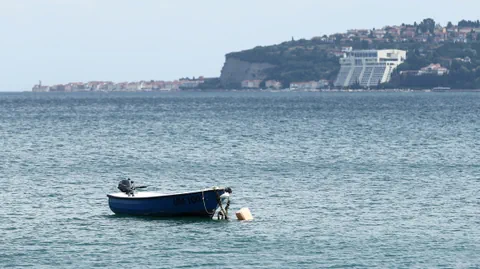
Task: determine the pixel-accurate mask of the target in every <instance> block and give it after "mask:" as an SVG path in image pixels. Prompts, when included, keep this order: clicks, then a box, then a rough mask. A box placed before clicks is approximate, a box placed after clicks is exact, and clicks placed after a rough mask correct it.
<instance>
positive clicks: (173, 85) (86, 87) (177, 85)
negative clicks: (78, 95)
mask: <svg viewBox="0 0 480 269" xmlns="http://www.w3.org/2000/svg"><path fill="white" fill-rule="evenodd" d="M204 82H205V78H204V77H202V76H200V77H198V78H191V79H190V78H182V79H179V80H175V81H163V80H148V81H143V80H142V81H134V82H119V83H115V82H112V81H90V82H70V83H67V84H56V85H52V86H47V85H42V81H39V83H38V84H37V85H35V86H33V88H32V91H34V92H85V91H93V92H148V91H178V90H182V89H183V90H188V89H197V88H198V87H199V86H200V85H201V84H202V83H204Z"/></svg>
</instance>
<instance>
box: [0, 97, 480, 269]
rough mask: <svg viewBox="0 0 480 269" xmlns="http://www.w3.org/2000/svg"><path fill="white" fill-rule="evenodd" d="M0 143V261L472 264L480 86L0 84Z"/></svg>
mask: <svg viewBox="0 0 480 269" xmlns="http://www.w3.org/2000/svg"><path fill="white" fill-rule="evenodd" d="M0 147H1V148H0V181H1V186H2V187H1V190H0V201H1V206H0V268H40V269H44V268H480V93H475V92H440V93H439V92H167V93H30V92H22V93H0ZM126 177H129V178H131V179H132V180H134V181H135V182H136V184H144V185H148V186H149V187H148V190H149V191H159V192H164V193H175V192H185V191H195V190H200V189H203V188H208V187H212V186H228V187H231V188H232V190H233V193H232V197H231V206H230V212H229V215H230V220H227V221H225V220H223V221H222V220H216V219H212V220H210V219H197V218H154V217H131V216H117V215H115V214H114V213H113V212H111V211H110V209H109V207H108V199H107V196H106V195H107V194H108V193H112V192H117V191H118V190H117V184H118V182H119V181H120V180H121V179H124V178H126ZM243 207H248V208H249V209H250V211H251V212H252V214H253V217H254V220H252V221H239V220H237V219H236V217H235V211H237V210H239V209H240V208H243Z"/></svg>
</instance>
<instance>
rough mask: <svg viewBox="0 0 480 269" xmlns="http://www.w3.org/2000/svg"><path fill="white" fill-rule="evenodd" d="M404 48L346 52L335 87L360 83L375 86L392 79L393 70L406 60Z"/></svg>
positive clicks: (365, 85) (341, 61)
mask: <svg viewBox="0 0 480 269" xmlns="http://www.w3.org/2000/svg"><path fill="white" fill-rule="evenodd" d="M406 58H407V52H406V51H404V50H392V49H390V50H354V51H349V52H346V53H345V55H344V57H343V58H341V59H340V66H341V67H340V72H339V73H338V76H337V79H336V80H335V83H334V85H335V87H349V86H352V85H353V84H356V83H358V84H360V86H362V87H367V88H368V87H372V86H373V87H374V86H377V85H378V84H380V83H385V82H388V81H390V78H391V75H392V72H393V70H394V69H395V68H396V67H397V66H399V65H400V64H401V63H403V62H404V61H405V59H406Z"/></svg>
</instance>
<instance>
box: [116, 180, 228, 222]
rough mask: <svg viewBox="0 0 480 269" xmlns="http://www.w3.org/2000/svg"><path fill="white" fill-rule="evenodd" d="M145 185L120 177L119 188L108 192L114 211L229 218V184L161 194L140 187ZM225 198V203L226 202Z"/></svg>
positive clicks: (137, 214)
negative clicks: (227, 185) (116, 190)
mask: <svg viewBox="0 0 480 269" xmlns="http://www.w3.org/2000/svg"><path fill="white" fill-rule="evenodd" d="M141 188H145V186H138V187H135V186H134V182H133V181H131V180H130V179H127V180H122V181H120V183H119V185H118V189H120V192H117V193H111V194H107V197H108V205H109V207H110V209H111V210H112V211H113V212H114V213H115V214H120V215H135V216H155V217H205V218H212V217H214V215H215V212H216V211H217V209H218V208H220V210H219V212H218V213H217V217H218V218H225V219H227V218H228V207H229V205H230V194H231V193H232V190H231V188H229V187H212V188H207V189H203V190H199V191H191V192H182V193H173V194H162V193H159V192H149V191H137V189H141ZM224 202H226V206H225V207H224V206H223V203H224Z"/></svg>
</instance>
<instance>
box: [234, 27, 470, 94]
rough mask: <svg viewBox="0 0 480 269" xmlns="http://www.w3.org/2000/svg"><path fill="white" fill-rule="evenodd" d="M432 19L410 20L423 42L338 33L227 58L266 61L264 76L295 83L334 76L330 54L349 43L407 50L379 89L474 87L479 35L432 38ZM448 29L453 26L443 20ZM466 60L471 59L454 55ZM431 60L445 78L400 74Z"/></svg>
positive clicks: (336, 65)
mask: <svg viewBox="0 0 480 269" xmlns="http://www.w3.org/2000/svg"><path fill="white" fill-rule="evenodd" d="M435 25H436V24H435V21H433V20H432V19H425V20H423V21H422V22H421V23H420V24H416V23H415V24H414V25H412V27H416V32H417V33H418V34H419V35H422V36H425V37H426V40H425V41H423V42H420V41H416V40H415V39H410V40H401V41H400V40H393V39H392V38H391V37H390V36H389V34H386V35H385V36H384V37H383V38H381V39H378V38H377V39H372V40H373V41H371V42H368V41H366V40H360V39H359V38H355V37H354V38H351V39H349V40H345V37H344V36H343V37H342V35H340V34H339V35H332V36H330V37H328V40H326V39H327V36H323V37H317V38H312V39H311V40H306V39H300V40H293V38H292V41H287V42H283V43H281V44H278V45H272V46H258V47H255V48H253V49H250V50H245V51H240V52H233V53H230V54H228V55H227V57H233V58H237V59H240V60H243V61H247V62H252V63H253V62H262V63H271V64H273V65H275V66H276V67H274V68H270V69H268V70H267V71H266V75H267V78H266V79H267V80H268V79H275V80H279V81H281V82H282V84H283V85H289V83H291V82H296V81H310V80H320V79H327V80H329V81H330V82H331V83H333V81H334V80H335V78H336V76H337V74H338V71H339V69H340V64H339V58H338V57H337V56H335V54H334V52H338V51H340V50H341V47H344V46H351V47H353V49H402V50H407V51H408V54H407V60H406V62H405V63H404V64H402V65H400V66H399V67H398V68H397V70H396V71H395V72H394V74H393V75H392V80H391V81H390V82H389V83H387V84H383V85H380V86H379V88H399V87H400V88H405V87H408V88H424V87H437V86H444V87H451V88H455V89H473V88H477V89H478V88H480V42H479V41H480V34H478V36H477V34H476V33H474V32H472V33H469V34H468V35H467V36H468V42H467V43H462V42H457V43H455V42H451V41H448V40H447V41H445V42H435V41H434V35H433V34H432V33H433V31H434V27H436V26H435ZM478 26H480V22H479V21H466V20H462V21H460V22H459V25H458V27H478ZM448 27H457V26H453V25H452V24H451V23H449V25H448V26H447V29H448ZM465 57H468V58H470V60H471V62H463V61H460V60H458V59H465ZM431 63H439V64H441V65H442V66H444V67H446V68H448V69H449V70H450V73H449V74H448V75H445V76H428V75H427V76H412V75H405V74H404V75H400V71H404V70H419V69H420V68H422V67H425V66H428V65H429V64H431Z"/></svg>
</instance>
